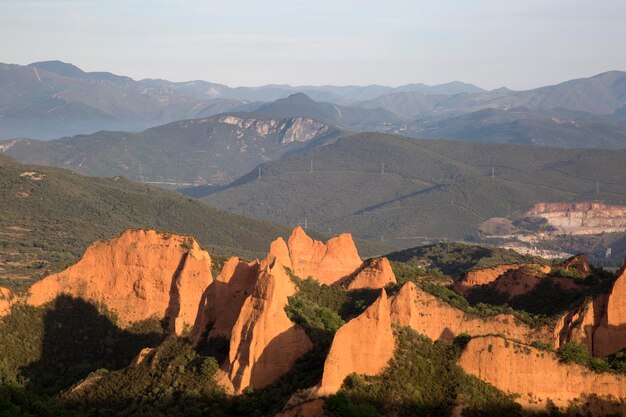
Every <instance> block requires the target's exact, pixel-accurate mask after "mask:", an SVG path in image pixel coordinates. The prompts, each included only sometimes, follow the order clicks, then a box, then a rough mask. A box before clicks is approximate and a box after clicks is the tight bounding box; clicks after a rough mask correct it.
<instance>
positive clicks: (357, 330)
mask: <svg viewBox="0 0 626 417" xmlns="http://www.w3.org/2000/svg"><path fill="white" fill-rule="evenodd" d="M394 348H395V340H394V336H393V331H392V328H391V316H390V307H389V300H388V299H387V293H386V292H385V290H382V293H381V295H380V297H378V299H377V300H376V301H375V302H374V303H373V304H372V305H370V306H369V307H368V308H367V309H366V310H365V311H364V312H363V313H361V314H360V315H359V316H357V317H355V318H354V319H352V320H350V321H349V322H348V323H346V324H345V325H343V326H342V327H341V328H339V330H338V331H337V333H336V334H335V337H334V339H333V343H332V345H331V347H330V351H329V352H328V356H327V357H326V362H325V363H324V373H323V375H322V381H321V382H320V384H319V385H318V386H317V387H316V388H315V389H314V394H313V395H314V396H326V395H331V394H334V393H336V392H337V391H339V388H341V384H343V381H344V379H345V378H346V377H347V376H348V375H350V374H351V373H357V374H363V375H376V374H379V373H380V372H381V371H382V370H383V369H384V368H385V367H386V366H387V364H388V362H389V360H390V359H391V358H392V357H393V352H394Z"/></svg>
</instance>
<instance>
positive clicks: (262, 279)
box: [218, 255, 312, 393]
mask: <svg viewBox="0 0 626 417" xmlns="http://www.w3.org/2000/svg"><path fill="white" fill-rule="evenodd" d="M295 291H296V289H295V286H294V284H293V283H292V281H291V279H290V278H289V276H288V275H287V273H286V272H285V269H284V266H283V265H282V264H281V263H280V262H278V261H277V260H276V258H275V257H274V256H272V255H268V257H267V258H266V259H265V260H264V261H262V262H261V263H260V264H259V266H258V277H257V279H256V282H255V285H254V289H253V291H252V294H251V295H249V296H248V297H247V298H246V299H245V301H244V303H243V305H242V306H241V310H240V312H239V315H238V317H237V320H236V322H235V323H234V325H233V327H232V331H231V337H230V346H229V355H228V359H227V361H226V363H225V364H224V365H223V366H222V372H221V374H220V375H219V376H218V381H219V382H220V383H221V384H222V385H224V386H225V387H226V388H227V389H228V390H229V391H232V392H234V393H241V392H242V391H243V390H244V389H246V388H247V387H253V388H262V387H265V386H267V385H269V384H271V383H272V382H274V381H276V380H277V379H278V378H279V377H280V376H282V375H283V374H285V373H286V372H288V371H289V370H290V369H291V367H292V366H293V364H294V362H295V361H296V359H298V358H299V357H301V356H302V355H304V354H305V353H306V352H308V351H309V350H310V349H311V347H312V343H311V341H310V340H309V338H308V336H307V335H306V334H305V332H304V330H303V329H302V328H301V327H299V326H296V325H295V324H293V323H292V322H291V321H290V320H289V318H288V317H287V314H286V313H285V306H286V305H287V298H288V297H289V296H291V295H293V294H295Z"/></svg>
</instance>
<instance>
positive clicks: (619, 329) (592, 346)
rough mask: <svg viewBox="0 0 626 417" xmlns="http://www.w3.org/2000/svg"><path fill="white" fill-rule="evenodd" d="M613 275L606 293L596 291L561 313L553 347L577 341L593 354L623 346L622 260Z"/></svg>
mask: <svg viewBox="0 0 626 417" xmlns="http://www.w3.org/2000/svg"><path fill="white" fill-rule="evenodd" d="M617 275H618V277H617V279H616V280H615V282H614V283H613V287H612V288H611V291H610V292H609V293H607V294H599V295H597V296H596V297H594V298H593V299H590V300H587V301H586V302H585V303H584V304H583V305H582V306H580V307H578V308H576V309H574V310H572V311H570V312H568V313H566V314H564V315H563V316H562V317H561V319H560V320H559V322H558V324H557V326H556V329H555V334H556V336H557V340H558V342H557V344H556V346H557V347H558V346H560V345H563V344H565V343H567V342H577V343H580V344H583V345H584V346H586V347H587V350H588V351H589V353H590V354H592V355H593V356H596V357H605V356H608V355H611V354H613V353H615V352H618V351H620V350H622V349H624V348H626V262H625V267H623V268H622V270H621V271H619V272H618V274H617Z"/></svg>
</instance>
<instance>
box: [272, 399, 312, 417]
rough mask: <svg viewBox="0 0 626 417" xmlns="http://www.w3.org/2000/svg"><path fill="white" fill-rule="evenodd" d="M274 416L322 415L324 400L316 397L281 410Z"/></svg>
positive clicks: (303, 416) (299, 416)
mask: <svg viewBox="0 0 626 417" xmlns="http://www.w3.org/2000/svg"><path fill="white" fill-rule="evenodd" d="M274 417H324V400H322V399H319V398H318V399H316V400H313V401H308V402H306V403H303V404H300V405H297V406H295V407H293V408H290V409H288V410H285V411H281V412H280V413H278V414H276V415H275V416H274Z"/></svg>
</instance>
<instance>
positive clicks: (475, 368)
mask: <svg viewBox="0 0 626 417" xmlns="http://www.w3.org/2000/svg"><path fill="white" fill-rule="evenodd" d="M458 363H459V365H460V366H461V368H463V370H464V371H465V372H467V373H469V374H471V375H474V376H476V377H478V378H480V379H482V380H483V381H485V382H487V383H489V384H491V385H493V386H495V387H496V388H498V389H499V390H501V391H504V392H505V393H508V394H516V395H518V396H519V397H518V398H517V401H518V402H520V403H521V404H522V405H523V406H524V407H527V408H534V409H542V410H545V409H546V408H547V407H548V406H549V405H550V404H554V405H555V406H557V407H567V406H569V405H570V402H572V401H575V400H583V401H584V402H593V401H598V402H599V403H601V404H602V405H603V406H604V407H605V409H608V410H607V411H609V412H613V413H625V412H626V403H625V402H624V399H626V376H623V375H615V374H607V373H605V374H598V373H594V372H592V371H591V370H589V369H587V368H584V367H582V366H580V365H575V364H568V365H565V364H562V363H560V362H559V361H558V359H557V358H556V356H555V355H554V354H553V353H551V352H547V351H542V350H538V349H535V348H533V347H530V346H526V345H522V344H519V343H515V342H512V341H507V340H505V339H503V338H501V337H496V336H486V337H479V338H473V339H472V340H470V341H469V343H468V344H467V345H466V346H465V348H464V349H463V351H462V352H461V355H460V357H459V362H458ZM592 395H593V396H595V397H596V398H595V399H594V398H588V397H591V396H592ZM620 399H621V400H620ZM598 406H599V405H598Z"/></svg>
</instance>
